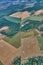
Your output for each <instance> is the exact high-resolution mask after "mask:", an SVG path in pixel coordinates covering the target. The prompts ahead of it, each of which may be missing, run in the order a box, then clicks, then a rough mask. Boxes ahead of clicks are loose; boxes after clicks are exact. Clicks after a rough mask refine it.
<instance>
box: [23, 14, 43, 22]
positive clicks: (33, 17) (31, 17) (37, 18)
mask: <svg viewBox="0 0 43 65" xmlns="http://www.w3.org/2000/svg"><path fill="white" fill-rule="evenodd" d="M27 20H33V21H42V20H43V16H34V15H31V16H29V17H27V18H25V19H23V20H22V23H24V22H25V21H27Z"/></svg>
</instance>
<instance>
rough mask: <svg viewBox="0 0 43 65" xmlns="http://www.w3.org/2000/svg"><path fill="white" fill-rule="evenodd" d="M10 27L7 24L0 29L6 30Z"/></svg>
mask: <svg viewBox="0 0 43 65" xmlns="http://www.w3.org/2000/svg"><path fill="white" fill-rule="evenodd" d="M8 29H9V27H7V26H5V27H2V28H1V29H0V31H5V30H8Z"/></svg>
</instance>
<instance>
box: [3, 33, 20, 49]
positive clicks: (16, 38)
mask: <svg viewBox="0 0 43 65" xmlns="http://www.w3.org/2000/svg"><path fill="white" fill-rule="evenodd" d="M20 38H21V37H20V33H17V34H16V35H14V36H13V37H12V38H9V37H4V38H3V40H5V41H6V42H8V43H9V44H11V45H13V46H14V47H16V48H19V47H20V45H21V44H20Z"/></svg>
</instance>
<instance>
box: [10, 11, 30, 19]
mask: <svg viewBox="0 0 43 65" xmlns="http://www.w3.org/2000/svg"><path fill="white" fill-rule="evenodd" d="M30 14H31V13H30V12H28V11H24V12H17V13H14V14H12V15H10V16H12V17H17V18H21V19H24V18H26V17H28V16H30Z"/></svg>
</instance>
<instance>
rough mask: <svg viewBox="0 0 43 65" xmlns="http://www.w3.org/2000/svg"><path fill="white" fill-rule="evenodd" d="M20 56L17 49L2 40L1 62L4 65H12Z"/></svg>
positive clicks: (0, 43) (0, 46)
mask: <svg viewBox="0 0 43 65" xmlns="http://www.w3.org/2000/svg"><path fill="white" fill-rule="evenodd" d="M19 55H20V54H19V51H18V50H17V49H16V48H15V47H13V46H11V45H10V44H8V43H7V42H5V41H3V40H0V61H1V62H2V63H3V64H4V65H11V63H12V62H13V59H15V58H16V57H18V56H19Z"/></svg>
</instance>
